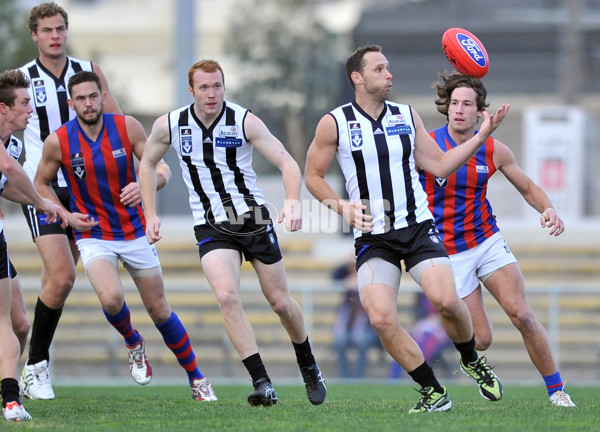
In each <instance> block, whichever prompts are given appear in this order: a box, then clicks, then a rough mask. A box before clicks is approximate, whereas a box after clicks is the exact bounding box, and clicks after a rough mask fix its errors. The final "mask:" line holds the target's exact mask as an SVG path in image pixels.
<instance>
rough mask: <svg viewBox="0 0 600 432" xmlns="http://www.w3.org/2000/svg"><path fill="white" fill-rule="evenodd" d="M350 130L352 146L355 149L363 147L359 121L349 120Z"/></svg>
mask: <svg viewBox="0 0 600 432" xmlns="http://www.w3.org/2000/svg"><path fill="white" fill-rule="evenodd" d="M348 131H349V132H350V146H351V147H352V148H353V149H355V148H356V149H357V148H360V147H362V145H363V137H362V131H361V130H360V123H359V122H348Z"/></svg>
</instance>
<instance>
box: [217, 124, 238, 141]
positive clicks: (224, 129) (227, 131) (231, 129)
mask: <svg viewBox="0 0 600 432" xmlns="http://www.w3.org/2000/svg"><path fill="white" fill-rule="evenodd" d="M219 136H222V137H227V138H231V137H237V136H238V127H237V126H236V125H234V126H219Z"/></svg>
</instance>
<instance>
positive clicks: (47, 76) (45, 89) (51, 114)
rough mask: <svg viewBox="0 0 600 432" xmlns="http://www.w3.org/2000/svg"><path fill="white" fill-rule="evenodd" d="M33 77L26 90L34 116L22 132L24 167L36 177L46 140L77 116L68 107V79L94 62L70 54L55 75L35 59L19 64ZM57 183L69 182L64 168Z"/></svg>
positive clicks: (89, 67) (87, 68)
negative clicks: (63, 66) (66, 180)
mask: <svg viewBox="0 0 600 432" xmlns="http://www.w3.org/2000/svg"><path fill="white" fill-rule="evenodd" d="M19 69H20V70H21V71H22V72H23V73H24V74H25V75H27V77H28V78H29V80H30V81H31V84H30V85H29V88H28V89H27V91H28V92H29V97H31V102H30V104H31V107H32V108H33V113H32V117H31V118H30V119H29V124H28V125H27V128H26V129H25V132H24V134H23V140H24V142H25V163H24V164H23V168H24V169H25V172H26V173H27V175H28V176H29V177H30V178H31V179H33V178H34V177H35V172H36V171H37V166H38V164H39V163H40V160H41V159H42V147H43V145H44V140H45V139H46V138H47V137H48V135H50V134H51V133H52V132H54V131H55V130H56V129H58V128H59V127H60V126H62V125H63V124H64V123H66V122H68V121H69V120H71V119H73V118H74V117H75V111H73V110H71V109H70V108H69V105H68V104H67V99H68V98H69V94H68V90H67V83H68V82H69V78H70V77H71V76H72V75H75V74H76V73H77V72H80V71H82V70H85V71H91V70H92V62H90V61H84V60H79V59H76V58H73V57H67V64H66V66H65V68H64V70H63V71H62V74H61V76H59V77H56V76H54V75H53V74H52V73H50V71H48V70H47V69H46V68H45V67H44V66H42V64H41V63H40V62H39V61H38V60H37V59H36V60H32V61H30V62H29V63H27V64H26V65H25V66H22V67H21V68H19ZM58 185H59V186H63V187H64V186H66V183H65V180H64V178H63V175H62V173H61V171H60V170H59V171H58Z"/></svg>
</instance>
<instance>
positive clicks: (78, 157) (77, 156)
mask: <svg viewBox="0 0 600 432" xmlns="http://www.w3.org/2000/svg"><path fill="white" fill-rule="evenodd" d="M71 171H73V175H74V176H75V177H77V178H78V179H79V180H84V179H85V178H86V177H87V173H86V171H85V160H84V159H83V154H81V153H73V154H71Z"/></svg>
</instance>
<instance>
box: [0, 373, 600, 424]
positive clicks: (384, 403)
mask: <svg viewBox="0 0 600 432" xmlns="http://www.w3.org/2000/svg"><path fill="white" fill-rule="evenodd" d="M214 387H215V391H216V393H217V396H218V397H219V401H218V402H207V403H200V402H196V401H193V400H192V399H191V392H190V391H189V389H188V388H186V387H184V386H177V387H176V386H165V385H155V384H151V385H149V386H147V387H133V386H123V387H102V386H101V387H59V386H57V387H55V392H56V397H57V398H56V400H54V401H34V400H27V399H26V400H25V406H26V408H27V410H28V411H29V413H30V414H31V415H32V416H33V417H34V420H33V421H30V422H23V423H20V424H16V423H9V422H6V421H4V422H2V423H0V430H2V431H4V430H17V429H16V428H19V430H35V431H57V430H61V431H102V432H104V431H129V432H132V431H177V432H182V431H195V430H197V431H202V432H208V431H219V432H220V431H283V432H286V431H328V432H329V431H332V432H333V431H344V432H351V431H373V432H375V431H377V432H385V431H394V432H396V431H401V430H402V431H411V432H412V431H421V430H423V431H425V430H430V431H441V432H453V431H461V432H463V431H478V432H479V431H482V432H490V431H511V432H517V431H528V432H529V431H554V430H555V431H592V430H594V431H597V430H599V429H600V425H599V421H600V389H599V388H598V387H574V386H569V388H568V391H569V393H570V395H571V397H572V398H573V401H574V402H575V403H576V404H577V408H574V409H566V408H556V407H553V406H551V405H550V402H549V401H548V398H547V396H546V395H545V389H544V388H540V387H539V386H538V387H517V386H505V392H504V398H503V399H502V401H500V402H496V403H492V402H488V401H486V400H484V399H483V398H481V396H479V393H478V392H477V389H476V387H475V386H474V385H473V386H463V385H456V386H452V385H451V386H448V390H449V392H450V396H451V398H452V402H453V406H452V409H451V410H450V411H449V412H445V413H426V414H408V413H407V411H408V410H409V409H410V408H411V407H412V405H413V404H414V403H415V402H416V401H417V399H418V396H419V395H418V393H417V392H416V391H415V390H413V388H412V386H410V385H393V384H379V383H377V384H371V383H368V384H341V383H340V384H330V385H329V386H328V396H327V400H326V401H325V403H324V404H322V405H320V406H312V405H311V404H310V403H309V402H308V400H307V399H306V395H305V392H304V387H303V386H301V385H288V386H282V385H277V386H276V390H277V393H278V395H279V404H278V405H276V406H273V407H270V408H265V407H259V408H253V407H251V406H250V405H249V404H248V403H247V402H246V396H247V395H248V393H249V392H250V391H251V389H250V386H249V385H245V386H244V385H229V384H228V385H218V384H217V385H215V386H214ZM13 428H15V429H13Z"/></svg>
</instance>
